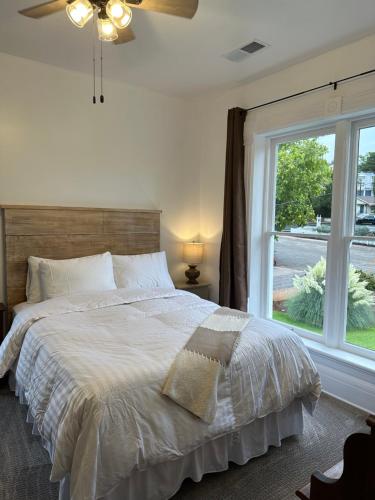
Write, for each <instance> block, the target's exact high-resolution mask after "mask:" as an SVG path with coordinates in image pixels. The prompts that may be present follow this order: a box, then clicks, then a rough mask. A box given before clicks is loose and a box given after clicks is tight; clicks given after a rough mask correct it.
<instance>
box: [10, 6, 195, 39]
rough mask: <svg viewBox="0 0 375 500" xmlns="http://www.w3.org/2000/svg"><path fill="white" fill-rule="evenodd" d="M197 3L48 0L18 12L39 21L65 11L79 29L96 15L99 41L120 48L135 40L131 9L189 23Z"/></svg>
mask: <svg viewBox="0 0 375 500" xmlns="http://www.w3.org/2000/svg"><path fill="white" fill-rule="evenodd" d="M198 1H199V0H51V1H49V2H45V3H42V4H39V5H35V6H34V7H29V8H27V9H23V10H20V11H19V13H20V14H22V15H23V16H27V17H32V18H34V19H39V18H41V17H44V16H48V15H50V14H54V13H55V12H59V11H61V10H64V9H66V13H67V15H68V17H69V19H70V20H71V21H72V23H73V24H74V25H75V26H77V27H78V28H83V27H84V26H85V25H86V24H87V23H88V22H89V21H90V19H92V17H93V16H94V14H95V13H96V14H97V16H98V19H97V27H98V35H99V39H100V40H102V41H105V42H114V43H115V44H121V43H126V42H131V41H132V40H134V38H135V36H134V33H133V30H132V29H131V28H130V27H129V24H130V23H131V20H132V10H131V9H132V8H133V7H135V8H137V9H142V10H149V11H153V12H161V13H164V14H171V15H172V16H178V17H186V18H189V19H192V18H193V17H194V15H195V13H196V11H197V9H198Z"/></svg>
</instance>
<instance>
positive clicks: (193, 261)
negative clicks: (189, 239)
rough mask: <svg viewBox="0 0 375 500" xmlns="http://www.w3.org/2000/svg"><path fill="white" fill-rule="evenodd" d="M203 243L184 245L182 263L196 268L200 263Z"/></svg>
mask: <svg viewBox="0 0 375 500" xmlns="http://www.w3.org/2000/svg"><path fill="white" fill-rule="evenodd" d="M203 248H204V243H196V242H193V243H184V250H183V261H184V262H186V264H190V265H193V266H197V265H198V264H200V263H201V262H202V258H203Z"/></svg>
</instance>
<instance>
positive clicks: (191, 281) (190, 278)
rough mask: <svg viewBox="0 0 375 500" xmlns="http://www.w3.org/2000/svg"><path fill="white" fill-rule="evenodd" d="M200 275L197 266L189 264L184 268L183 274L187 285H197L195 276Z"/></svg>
mask: <svg viewBox="0 0 375 500" xmlns="http://www.w3.org/2000/svg"><path fill="white" fill-rule="evenodd" d="M200 275H201V273H200V271H198V269H197V266H191V265H190V264H189V269H186V271H185V276H186V277H187V282H186V283H187V284H188V285H198V281H197V278H199V276H200Z"/></svg>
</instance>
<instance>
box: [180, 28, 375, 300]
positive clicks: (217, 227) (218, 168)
mask: <svg viewBox="0 0 375 500" xmlns="http://www.w3.org/2000/svg"><path fill="white" fill-rule="evenodd" d="M374 53H375V36H370V37H366V38H364V39H362V40H360V41H358V42H355V43H352V44H349V45H346V46H344V47H341V48H339V49H336V50H332V51H330V52H327V53H326V54H323V55H320V56H318V57H315V58H313V59H309V60H307V61H305V62H303V63H300V64H296V65H294V66H291V67H289V68H287V69H285V70H283V71H279V72H277V73H274V74H272V75H270V76H268V77H265V78H262V79H261V80H257V81H254V82H252V83H249V84H246V85H242V86H238V87H236V88H234V89H232V90H228V91H225V92H218V93H215V94H207V95H204V96H200V97H199V98H197V99H195V100H194V101H192V102H191V103H190V106H189V112H190V117H189V120H190V122H191V131H192V132H191V134H190V135H189V140H190V141H191V144H192V146H191V147H190V148H189V152H190V153H189V154H190V161H189V163H190V164H191V165H198V166H199V170H200V210H201V216H200V221H201V236H202V241H205V242H206V243H207V245H206V263H205V266H204V276H205V278H207V279H208V280H209V281H210V282H211V283H213V298H214V299H217V297H218V281H219V273H218V264H219V252H220V240H221V231H222V209H223V193H224V168H225V148H226V118H227V111H228V109H230V108H233V107H235V106H240V107H244V108H249V107H251V106H255V105H257V104H260V103H262V102H267V101H269V100H273V99H277V98H280V97H283V96H286V95H288V94H291V93H295V92H299V91H301V90H305V89H307V88H311V87H314V86H317V85H321V84H324V83H327V82H329V81H334V80H337V79H339V78H343V77H346V76H350V75H352V74H355V73H359V72H362V71H366V70H369V69H373V67H374V66H375V59H374ZM301 106H302V107H303V102H302V104H301ZM273 109H274V110H276V108H273ZM277 112H278V110H276V111H275V114H274V115H273V116H272V113H273V111H272V108H269V113H268V117H269V120H268V124H269V125H270V126H272V124H273V123H274V122H276V121H277V120H278V119H280V116H278V115H277Z"/></svg>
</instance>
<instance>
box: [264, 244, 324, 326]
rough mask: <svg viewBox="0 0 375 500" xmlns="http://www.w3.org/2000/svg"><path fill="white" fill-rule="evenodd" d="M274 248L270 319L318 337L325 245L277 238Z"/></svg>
mask: <svg viewBox="0 0 375 500" xmlns="http://www.w3.org/2000/svg"><path fill="white" fill-rule="evenodd" d="M274 249H275V252H274V267H273V308H272V309H273V313H272V317H273V319H275V320H278V321H282V322H283V323H287V324H290V325H294V326H297V327H299V328H302V329H304V330H308V331H310V332H313V333H317V334H321V333H322V331H323V315H324V314H323V312H324V300H325V270H326V253H327V242H326V241H323V240H315V239H310V238H309V239H307V238H298V237H292V236H277V237H275V242H274Z"/></svg>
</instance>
